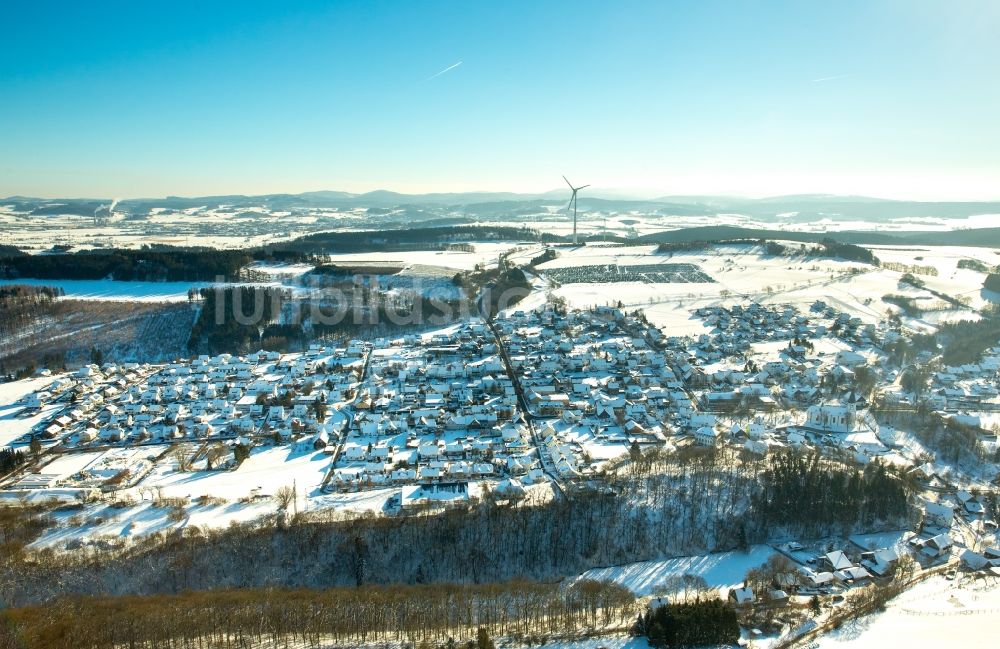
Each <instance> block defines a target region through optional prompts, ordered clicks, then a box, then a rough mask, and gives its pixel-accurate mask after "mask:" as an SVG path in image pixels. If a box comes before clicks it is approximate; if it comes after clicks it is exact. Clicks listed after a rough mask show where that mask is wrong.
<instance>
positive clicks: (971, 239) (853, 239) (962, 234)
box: [636, 225, 1000, 248]
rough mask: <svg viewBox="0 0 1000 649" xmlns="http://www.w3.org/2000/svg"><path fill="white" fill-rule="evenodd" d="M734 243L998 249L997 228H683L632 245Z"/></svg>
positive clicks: (648, 237) (999, 246) (998, 232)
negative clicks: (759, 241)
mask: <svg viewBox="0 0 1000 649" xmlns="http://www.w3.org/2000/svg"><path fill="white" fill-rule="evenodd" d="M734 239H746V240H757V239H769V240H781V241H801V242H803V243H819V242H820V241H822V240H824V239H833V240H834V241H837V242H839V243H851V244H855V245H863V246H905V245H911V246H916V245H919V246H975V247H980V248H1000V228H974V229H968V230H951V231H947V232H941V231H937V230H933V231H932V230H916V231H913V232H893V233H886V232H870V231H856V232H790V231H788V230H766V229H756V228H740V227H735V226H728V225H720V226H707V227H702V228H684V229H681V230H670V231H667V232H657V233H655V234H649V235H646V236H643V237H639V238H638V239H637V240H636V241H638V242H641V243H690V242H694V241H708V242H712V241H731V240H734Z"/></svg>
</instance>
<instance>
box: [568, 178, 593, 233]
mask: <svg viewBox="0 0 1000 649" xmlns="http://www.w3.org/2000/svg"><path fill="white" fill-rule="evenodd" d="M563 180H565V181H566V184H567V185H569V188H570V189H572V190H573V195H572V196H571V197H570V199H569V203H567V205H566V210H567V211H569V207H570V205H572V206H573V245H574V246H575V245H577V241H576V193H577V192H578V191H580V190H581V189H583V188H584V187H590V185H580V186H579V187H574V186H573V183H571V182H570V181H569V179H568V178H566V176H563Z"/></svg>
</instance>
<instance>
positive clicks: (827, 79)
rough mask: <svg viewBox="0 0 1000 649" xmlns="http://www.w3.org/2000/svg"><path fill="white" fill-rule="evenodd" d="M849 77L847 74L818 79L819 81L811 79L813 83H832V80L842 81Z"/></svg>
mask: <svg viewBox="0 0 1000 649" xmlns="http://www.w3.org/2000/svg"><path fill="white" fill-rule="evenodd" d="M849 76H851V75H849V74H835V75H833V76H832V77H820V78H819V79H813V83H819V82H820V81H833V80H834V79H844V78H847V77H849Z"/></svg>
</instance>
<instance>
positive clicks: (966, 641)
mask: <svg viewBox="0 0 1000 649" xmlns="http://www.w3.org/2000/svg"><path fill="white" fill-rule="evenodd" d="M997 582H998V580H997V578H996V577H989V578H986V579H984V580H981V581H976V582H972V581H968V580H965V579H963V580H962V581H948V580H946V579H945V578H944V577H935V578H932V579H928V580H927V581H925V582H923V583H921V584H918V585H917V586H915V587H914V588H912V589H910V590H908V591H906V592H904V593H903V594H902V595H900V596H899V597H897V598H896V599H894V600H892V601H891V602H889V605H888V607H887V608H886V610H885V611H884V612H882V613H876V614H874V615H869V616H866V617H863V618H861V619H859V620H853V621H851V622H848V623H846V624H845V625H844V626H843V627H841V628H840V629H837V630H835V631H832V632H830V633H829V634H826V635H823V636H820V637H819V638H817V639H816V641H815V643H814V644H812V645H811V646H812V647H815V648H816V649H848V648H854V647H956V648H961V649H980V648H983V649H985V648H986V647H995V646H996V638H997V635H998V634H1000V583H997Z"/></svg>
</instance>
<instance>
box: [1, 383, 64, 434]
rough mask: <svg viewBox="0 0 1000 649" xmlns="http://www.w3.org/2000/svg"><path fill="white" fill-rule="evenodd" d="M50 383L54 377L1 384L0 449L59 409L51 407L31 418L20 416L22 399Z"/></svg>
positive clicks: (22, 408) (22, 407)
mask: <svg viewBox="0 0 1000 649" xmlns="http://www.w3.org/2000/svg"><path fill="white" fill-rule="evenodd" d="M50 383H52V377H44V376H42V377H37V378H32V379H25V380H22V381H11V382H9V383H0V448H3V447H5V446H8V445H9V444H11V443H12V442H13V441H14V440H16V439H17V438H19V437H21V436H22V435H24V434H25V433H27V432H28V431H30V430H31V428H32V427H33V426H34V425H35V424H37V423H39V422H41V421H43V420H45V419H46V418H47V417H50V416H51V415H52V413H53V411H54V410H57V409H58V406H53V405H49V406H47V407H46V408H43V409H42V410H41V411H39V412H38V413H36V414H34V415H31V416H30V417H22V416H20V415H21V414H22V413H23V411H24V404H23V403H22V399H24V397H26V396H28V395H29V394H32V393H34V392H35V391H37V390H41V389H44V388H45V387H46V386H48V385H49V384H50Z"/></svg>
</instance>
